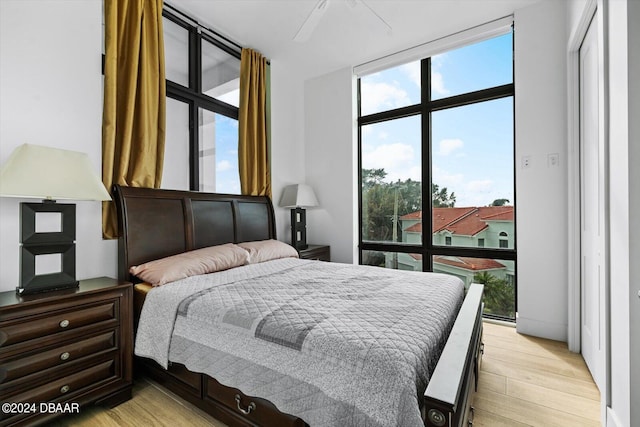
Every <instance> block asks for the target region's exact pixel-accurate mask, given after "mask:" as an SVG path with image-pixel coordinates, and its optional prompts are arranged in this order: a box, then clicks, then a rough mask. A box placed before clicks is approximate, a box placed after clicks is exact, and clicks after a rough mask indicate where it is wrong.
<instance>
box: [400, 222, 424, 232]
mask: <svg viewBox="0 0 640 427" xmlns="http://www.w3.org/2000/svg"><path fill="white" fill-rule="evenodd" d="M404 231H408V232H410V233H422V223H421V222H419V223H417V224H413V225H412V226H411V227H409V228H405V229H404Z"/></svg>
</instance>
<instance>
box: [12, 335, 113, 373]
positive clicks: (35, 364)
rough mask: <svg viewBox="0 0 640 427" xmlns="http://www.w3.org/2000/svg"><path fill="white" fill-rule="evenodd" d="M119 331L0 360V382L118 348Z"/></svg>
mask: <svg viewBox="0 0 640 427" xmlns="http://www.w3.org/2000/svg"><path fill="white" fill-rule="evenodd" d="M116 334H117V331H115V330H112V331H108V332H105V333H102V334H100V335H97V336H93V337H90V338H85V339H82V340H79V341H76V342H69V343H67V344H63V345H60V346H57V347H55V348H52V349H51V350H45V351H39V352H36V353H34V354H26V355H20V356H18V357H16V358H14V359H10V360H5V361H2V362H0V384H2V383H5V382H9V381H11V380H14V379H16V378H20V377H24V376H27V375H30V374H33V373H37V372H41V371H44V370H45V369H49V368H52V367H57V366H62V365H65V364H69V363H72V362H75V361H76V360H79V359H81V358H83V357H85V356H89V355H92V354H95V353H98V352H100V351H104V350H112V349H116V346H117V340H116Z"/></svg>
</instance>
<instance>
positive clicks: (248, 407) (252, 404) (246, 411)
mask: <svg viewBox="0 0 640 427" xmlns="http://www.w3.org/2000/svg"><path fill="white" fill-rule="evenodd" d="M236 405H237V406H238V411H240V412H242V413H243V414H245V415H249V414H250V413H251V411H255V410H256V404H255V403H253V402H251V403H249V406H247V409H243V408H242V406H240V395H239V394H236Z"/></svg>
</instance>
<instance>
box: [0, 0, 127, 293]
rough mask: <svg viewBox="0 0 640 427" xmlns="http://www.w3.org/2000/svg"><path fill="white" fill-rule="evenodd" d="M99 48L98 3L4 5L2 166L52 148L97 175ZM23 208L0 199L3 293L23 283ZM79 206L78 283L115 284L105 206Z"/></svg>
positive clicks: (0, 9) (6, 0)
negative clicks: (80, 159) (69, 153)
mask: <svg viewBox="0 0 640 427" xmlns="http://www.w3.org/2000/svg"><path fill="white" fill-rule="evenodd" d="M101 46H102V2H101V1H97V0H94V1H82V2H79V1H68V0H67V1H64V0H51V1H46V2H42V1H28V0H2V1H0V93H2V97H0V162H2V163H4V161H6V159H7V158H8V157H9V155H10V154H11V152H12V151H13V149H14V148H16V147H17V146H19V145H21V144H23V143H30V144H39V145H47V146H53V147H57V148H63V149H69V150H76V151H82V152H85V153H87V154H88V155H89V158H90V159H91V162H92V164H93V165H94V167H95V171H96V173H97V174H98V175H100V173H101V172H100V171H101V168H100V163H101V127H102V76H101V49H102V48H101ZM21 201H24V200H23V199H14V198H0V218H1V220H0V260H1V262H0V265H1V268H0V291H10V290H14V289H15V287H16V286H17V285H18V281H19V242H20V239H19V232H18V230H19V225H20V220H19V211H20V209H19V206H20V202H21ZM32 201H33V200H32ZM76 205H77V208H76V210H77V212H76V214H77V239H76V277H77V278H78V279H84V278H89V277H95V276H111V277H116V275H117V265H116V264H117V242H116V241H103V240H102V234H101V207H100V203H98V202H77V204H76Z"/></svg>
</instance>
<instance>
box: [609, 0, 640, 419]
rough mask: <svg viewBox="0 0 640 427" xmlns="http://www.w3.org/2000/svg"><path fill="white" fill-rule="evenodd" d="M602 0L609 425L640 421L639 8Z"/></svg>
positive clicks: (629, 3) (624, 2) (627, 3)
mask: <svg viewBox="0 0 640 427" xmlns="http://www.w3.org/2000/svg"><path fill="white" fill-rule="evenodd" d="M604 3H605V6H606V11H607V14H606V15H605V16H607V20H606V23H607V27H608V32H607V34H606V36H607V37H606V38H605V43H606V46H607V48H608V51H609V55H608V59H609V62H608V65H609V78H608V84H609V156H610V157H609V209H610V225H609V232H610V266H611V276H610V280H611V282H610V288H611V295H610V301H611V302H610V304H611V305H610V319H609V321H610V325H611V328H610V333H611V337H610V338H611V354H610V355H609V358H610V361H611V378H610V381H611V382H610V388H611V401H610V408H609V409H608V413H607V425H616V426H639V425H640V415H639V409H638V404H637V403H638V402H640V395H639V394H638V392H639V388H638V387H640V386H639V385H638V383H640V376H639V368H638V366H639V365H640V349H639V346H640V337H639V334H640V314H639V313H640V298H639V295H638V290H639V289H640V286H639V285H638V281H637V278H638V277H639V276H638V273H639V272H640V269H639V268H638V260H639V259H640V252H639V250H640V223H639V220H638V215H640V190H639V189H638V183H640V174H639V173H638V162H639V161H640V149H639V148H638V146H639V145H640V144H639V141H640V127H639V126H638V123H637V122H638V117H640V83H639V82H638V75H640V68H639V65H640V47H639V46H638V40H640V39H639V38H638V36H639V35H640V32H639V31H638V28H637V27H638V22H640V7H638V4H637V2H636V1H628V2H627V1H620V0H606V1H605V2H604ZM632 279H633V280H632ZM633 402H635V403H636V404H633Z"/></svg>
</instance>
